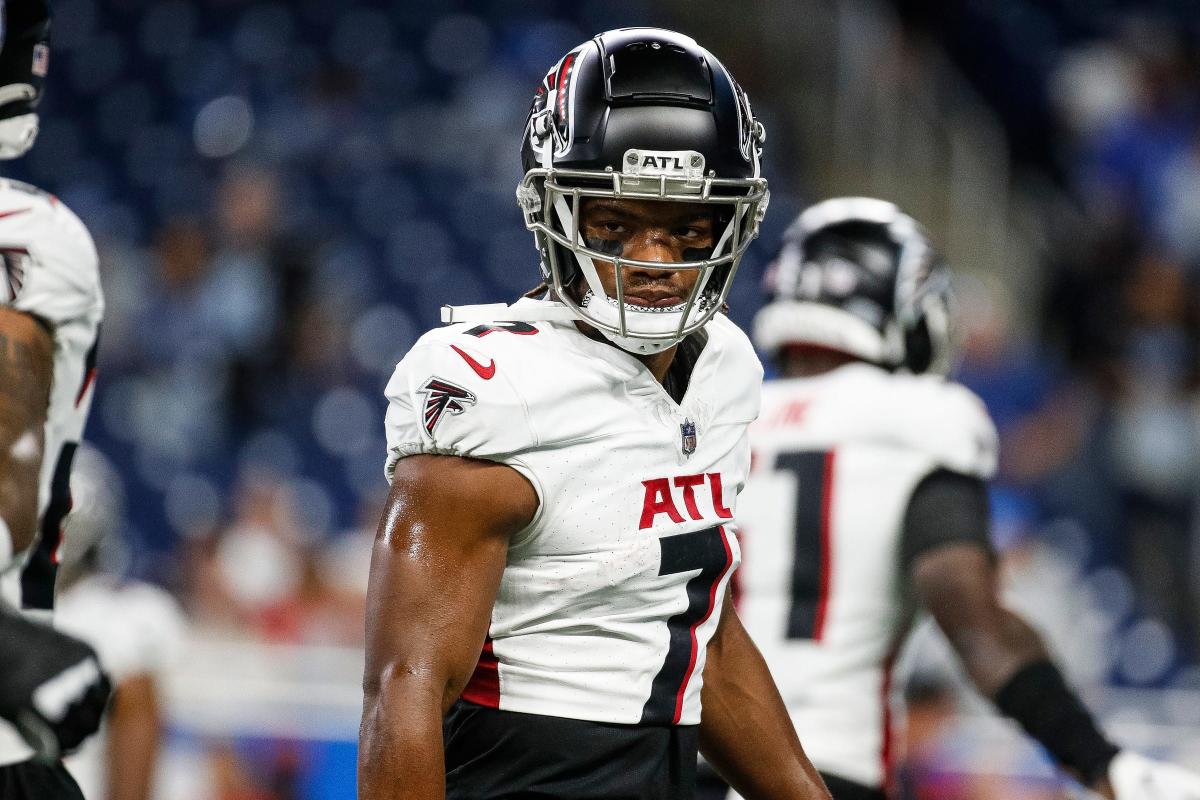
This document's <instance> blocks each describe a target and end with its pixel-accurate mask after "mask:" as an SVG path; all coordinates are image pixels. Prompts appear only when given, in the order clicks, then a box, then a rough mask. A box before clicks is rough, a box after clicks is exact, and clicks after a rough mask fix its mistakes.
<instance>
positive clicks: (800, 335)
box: [754, 197, 952, 374]
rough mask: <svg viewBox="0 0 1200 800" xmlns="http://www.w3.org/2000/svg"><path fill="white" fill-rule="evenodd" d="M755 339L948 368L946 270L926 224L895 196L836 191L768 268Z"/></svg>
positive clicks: (791, 233) (796, 228)
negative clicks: (903, 208)
mask: <svg viewBox="0 0 1200 800" xmlns="http://www.w3.org/2000/svg"><path fill="white" fill-rule="evenodd" d="M767 288H768V291H769V294H770V300H769V302H768V303H767V305H766V306H764V307H763V309H762V310H761V311H759V313H758V314H757V316H756V317H755V319H754V340H755V344H757V345H758V347H759V348H760V349H761V350H763V351H764V352H766V353H769V354H771V355H772V356H778V355H779V354H780V353H781V352H782V351H783V350H784V349H785V348H787V347H788V346H793V345H800V346H809V347H817V348H825V349H829V350H834V351H837V352H841V353H846V354H848V355H852V356H855V357H857V358H861V359H863V360H865V361H869V362H872V363H875V364H879V365H881V366H884V367H887V368H889V369H899V368H905V369H908V370H909V371H911V372H914V373H921V372H933V373H940V374H946V373H947V372H949V370H950V366H951V349H952V348H951V330H950V325H951V314H950V301H951V298H950V276H949V271H948V270H947V268H946V266H945V263H944V262H943V261H942V259H941V258H940V257H939V256H938V254H937V253H936V252H935V251H934V249H933V246H932V245H931V244H930V241H929V237H928V236H927V235H926V233H925V231H924V229H923V228H922V227H921V226H920V224H918V223H917V221H916V220H914V219H913V218H912V217H910V216H908V215H907V214H905V213H903V212H901V211H900V209H898V208H897V207H896V206H895V205H893V204H892V203H889V202H886V201H884V200H876V199H873V198H869V197H838V198H834V199H832V200H826V201H824V202H822V203H818V204H816V205H814V206H811V207H810V208H808V209H806V210H805V211H804V212H803V213H801V214H800V216H799V217H798V218H797V219H796V221H795V222H794V223H793V224H792V226H791V227H790V228H789V229H788V231H787V233H786V234H785V235H784V241H783V247H782V249H781V250H780V252H779V255H778V257H777V258H776V259H775V261H774V262H773V263H772V264H771V267H770V268H769V270H768V273H767Z"/></svg>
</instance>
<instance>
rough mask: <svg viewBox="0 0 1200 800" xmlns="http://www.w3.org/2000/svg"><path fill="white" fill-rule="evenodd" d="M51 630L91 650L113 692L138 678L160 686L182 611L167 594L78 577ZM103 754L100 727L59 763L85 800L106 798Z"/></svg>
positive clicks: (178, 642)
mask: <svg viewBox="0 0 1200 800" xmlns="http://www.w3.org/2000/svg"><path fill="white" fill-rule="evenodd" d="M54 625H55V627H57V628H58V629H59V630H62V631H65V632H66V633H69V634H71V635H72V636H78V637H79V638H80V639H83V640H84V641H85V642H87V643H88V644H90V645H92V647H94V648H96V654H97V655H99V656H100V664H101V666H103V667H104V671H105V672H107V673H108V675H109V676H110V677H111V679H112V682H113V686H115V687H116V688H117V691H120V687H121V684H122V683H124V682H125V681H128V680H131V679H134V678H138V677H142V676H145V677H149V678H151V679H153V680H154V681H155V682H156V684H158V686H159V687H161V684H162V681H163V679H164V676H165V674H166V673H167V671H168V670H169V669H170V668H171V667H172V666H173V665H174V664H175V662H176V661H177V660H178V658H179V655H180V650H181V648H182V646H183V639H184V636H185V631H186V622H185V620H184V618H183V612H182V611H181V610H180V608H179V605H178V603H176V602H175V599H174V598H173V597H171V595H169V594H167V592H165V591H163V590H162V589H160V588H158V587H157V586H153V585H151V584H148V583H138V582H129V583H123V582H118V581H116V580H114V579H112V578H110V577H108V576H103V575H93V576H90V577H87V578H84V579H82V580H80V581H79V582H78V583H75V584H72V585H71V586H70V587H68V588H67V589H66V590H65V591H64V592H63V594H62V595H61V596H60V597H59V598H58V602H57V604H56V608H55V613H54ZM106 752H107V742H106V736H105V733H104V728H101V730H100V733H99V735H97V736H94V737H92V738H91V739H88V740H87V742H85V743H84V745H83V747H81V748H80V749H79V751H78V752H76V753H74V754H72V755H71V756H70V757H68V758H66V759H65V760H64V763H65V764H66V766H67V769H69V770H70V771H71V774H72V776H74V778H75V780H76V781H78V783H79V787H80V789H82V790H83V794H84V796H85V797H87V798H91V800H103V798H105V797H106V796H107V789H106V785H107V784H106V778H107V760H106V758H105V755H106Z"/></svg>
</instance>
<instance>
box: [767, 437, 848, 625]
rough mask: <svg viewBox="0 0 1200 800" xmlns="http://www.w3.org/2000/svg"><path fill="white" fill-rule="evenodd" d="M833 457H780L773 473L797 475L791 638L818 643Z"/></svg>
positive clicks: (826, 587) (829, 546) (829, 553)
mask: <svg viewBox="0 0 1200 800" xmlns="http://www.w3.org/2000/svg"><path fill="white" fill-rule="evenodd" d="M833 467H834V453H833V452H828V453H820V452H808V453H780V454H779V456H778V457H777V458H776V459H775V469H778V470H784V471H786V472H790V473H792V474H793V475H794V476H795V477H796V512H795V518H794V520H793V526H792V533H793V536H794V541H795V551H794V553H793V555H792V592H791V595H792V607H791V609H790V611H789V613H788V619H787V637H788V638H789V639H811V640H814V641H818V642H819V641H821V637H822V635H823V634H824V632H825V613H826V610H827V606H828V601H829V591H830V573H831V570H832V566H833V561H832V558H833V537H832V534H831V531H830V522H831V511H832V504H833Z"/></svg>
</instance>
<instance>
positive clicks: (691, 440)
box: [679, 419, 696, 456]
mask: <svg viewBox="0 0 1200 800" xmlns="http://www.w3.org/2000/svg"><path fill="white" fill-rule="evenodd" d="M679 433H680V436H681V437H682V439H683V454H684V455H685V456H690V455H691V454H692V453H694V452H696V423H694V422H692V421H691V420H690V419H685V420H684V421H683V422H681V423H679Z"/></svg>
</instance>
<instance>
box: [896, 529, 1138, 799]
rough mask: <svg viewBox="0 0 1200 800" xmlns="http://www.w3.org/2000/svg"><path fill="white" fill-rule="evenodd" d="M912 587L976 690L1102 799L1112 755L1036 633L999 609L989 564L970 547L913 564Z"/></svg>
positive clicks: (1108, 792) (1107, 792)
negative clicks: (1055, 667)
mask: <svg viewBox="0 0 1200 800" xmlns="http://www.w3.org/2000/svg"><path fill="white" fill-rule="evenodd" d="M911 573H912V578H913V584H914V586H915V587H916V589H917V592H918V594H919V595H920V597H921V600H922V602H923V603H924V604H925V607H926V608H928V609H929V612H930V613H931V614H932V615H933V618H934V619H935V620H936V621H937V623H938V625H939V627H941V629H942V630H943V631H944V632H945V634H946V636H947V638H948V639H949V641H950V643H951V645H952V646H953V647H954V650H955V651H956V652H957V653H958V656H959V658H960V659H961V660H962V663H963V665H964V667H965V668H966V670H967V673H968V675H970V677H971V680H972V681H973V682H974V684H975V685H976V687H978V689H979V690H980V691H981V692H982V693H983V694H984V695H986V696H987V697H988V698H990V699H992V700H993V701H996V702H997V703H998V705H999V706H1000V708H1001V710H1002V711H1004V712H1006V713H1007V714H1009V715H1010V716H1013V717H1014V718H1016V719H1017V721H1018V722H1020V723H1021V724H1022V725H1024V726H1025V727H1026V729H1027V730H1029V731H1030V733H1031V734H1032V735H1033V736H1034V737H1035V738H1037V739H1039V740H1040V741H1041V742H1042V744H1044V745H1045V746H1046V747H1047V749H1049V750H1050V752H1051V753H1053V754H1054V755H1055V756H1056V757H1057V758H1058V760H1059V761H1060V763H1062V765H1063V766H1064V767H1065V768H1066V769H1068V770H1069V771H1071V772H1073V773H1074V774H1075V775H1076V776H1077V777H1079V778H1081V779H1082V780H1083V781H1084V782H1085V783H1086V784H1088V785H1090V787H1091V788H1092V789H1093V790H1094V791H1096V792H1098V793H1099V794H1100V795H1101V796H1103V797H1106V798H1112V797H1114V794H1113V790H1112V787H1111V786H1110V785H1109V782H1108V777H1107V766H1108V763H1109V762H1110V761H1111V760H1112V757H1113V755H1114V754H1115V753H1116V748H1115V747H1113V746H1112V745H1110V744H1109V743H1108V742H1107V741H1106V740H1105V739H1104V737H1103V735H1102V734H1101V733H1100V732H1099V730H1098V729H1097V728H1096V727H1095V724H1094V723H1093V722H1092V720H1091V718H1090V716H1089V715H1088V714H1087V712H1086V711H1085V710H1084V708H1083V706H1082V705H1081V704H1080V702H1079V701H1078V699H1076V698H1075V696H1074V695H1073V694H1072V693H1071V692H1070V690H1069V689H1067V687H1066V686H1065V685H1064V684H1063V683H1062V679H1061V677H1060V676H1058V674H1057V670H1055V669H1054V668H1053V666H1052V665H1051V663H1050V661H1049V660H1048V657H1047V654H1046V648H1045V645H1044V644H1043V643H1042V639H1041V637H1040V636H1039V635H1038V633H1037V632H1036V631H1035V630H1034V629H1033V628H1031V627H1030V626H1029V624H1028V623H1026V622H1025V620H1023V619H1021V618H1020V617H1019V616H1017V615H1016V614H1014V613H1012V612H1011V611H1009V610H1008V609H1006V608H1004V606H1003V605H1001V603H1000V601H999V579H998V575H997V569H996V565H995V560H994V558H993V556H992V554H991V553H990V552H988V551H987V550H986V549H985V548H983V547H981V546H978V545H976V544H971V543H959V544H951V545H946V546H944V547H939V548H937V549H934V550H931V551H929V552H926V553H924V554H922V555H920V556H918V557H917V558H916V560H915V561H914V562H913V564H912V568H911Z"/></svg>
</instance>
